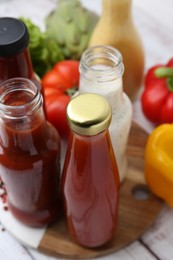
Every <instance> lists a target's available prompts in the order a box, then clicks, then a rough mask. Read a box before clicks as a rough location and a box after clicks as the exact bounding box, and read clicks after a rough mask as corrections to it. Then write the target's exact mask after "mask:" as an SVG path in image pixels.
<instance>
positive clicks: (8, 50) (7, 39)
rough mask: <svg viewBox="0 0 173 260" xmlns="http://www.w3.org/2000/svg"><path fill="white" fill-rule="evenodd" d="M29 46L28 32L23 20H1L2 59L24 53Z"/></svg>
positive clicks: (0, 42)
mask: <svg viewBox="0 0 173 260" xmlns="http://www.w3.org/2000/svg"><path fill="white" fill-rule="evenodd" d="M28 44H29V34H28V30H27V27H26V25H25V24H24V23H23V22H22V21H21V20H19V19H16V18H12V17H2V18H0V57H8V56H13V55H15V54H17V53H19V52H22V51H23V50H24V49H25V48H26V47H27V46H28Z"/></svg>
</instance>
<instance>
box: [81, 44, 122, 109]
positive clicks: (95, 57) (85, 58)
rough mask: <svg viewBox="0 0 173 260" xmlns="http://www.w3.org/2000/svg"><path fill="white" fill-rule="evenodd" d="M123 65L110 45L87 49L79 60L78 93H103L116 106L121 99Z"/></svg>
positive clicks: (119, 55)
mask: <svg viewBox="0 0 173 260" xmlns="http://www.w3.org/2000/svg"><path fill="white" fill-rule="evenodd" d="M123 72H124V66H123V63H122V56H121V54H120V52H119V51H118V50H116V49H115V48H112V47H110V46H94V47H91V48H89V49H87V50H86V51H85V52H84V53H83V55H82V58H81V62H80V87H79V91H80V93H87V92H89V93H97V94H100V95H103V96H105V97H106V98H107V100H108V101H109V102H110V104H112V106H113V109H114V110H115V107H118V106H119V105H120V103H121V100H122V92H123V88H122V75H123Z"/></svg>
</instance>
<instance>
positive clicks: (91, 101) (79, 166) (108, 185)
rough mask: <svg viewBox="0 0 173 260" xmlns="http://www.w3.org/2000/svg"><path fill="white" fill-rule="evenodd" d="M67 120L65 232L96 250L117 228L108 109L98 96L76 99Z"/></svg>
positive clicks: (115, 170) (116, 175) (115, 176)
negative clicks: (69, 130)
mask: <svg viewBox="0 0 173 260" xmlns="http://www.w3.org/2000/svg"><path fill="white" fill-rule="evenodd" d="M67 119H68V122H69V126H70V128H71V134H70V137H69V142H68V147H67V152H66V158H65V163H64V168H63V173H62V193H63V199H64V206H65V213H66V219H67V224H68V230H69V233H70V235H71V237H72V238H73V240H74V241H76V242H77V243H78V244H80V245H82V246H86V247H97V246H101V245H103V244H105V243H107V242H108V241H109V240H111V238H112V237H113V236H114V235H115V231H116V227H117V212H118V197H119V173H118V168H117V164H116V159H115V155H114V152H113V149H112V144H111V140H110V136H109V131H108V127H109V124H110V122H111V106H110V104H109V103H108V102H107V100H106V99H105V98H104V97H102V96H100V95H97V94H82V95H78V96H76V97H74V98H73V99H72V100H71V101H70V103H69V104H68V107H67Z"/></svg>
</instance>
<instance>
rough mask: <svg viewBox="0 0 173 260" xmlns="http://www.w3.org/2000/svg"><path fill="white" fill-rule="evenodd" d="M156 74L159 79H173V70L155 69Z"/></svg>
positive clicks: (165, 68)
mask: <svg viewBox="0 0 173 260" xmlns="http://www.w3.org/2000/svg"><path fill="white" fill-rule="evenodd" d="M154 74H155V76H156V77H157V78H168V77H171V78H172V77H173V68H168V67H160V68H158V69H155V71H154Z"/></svg>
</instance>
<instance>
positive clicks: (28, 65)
mask: <svg viewBox="0 0 173 260" xmlns="http://www.w3.org/2000/svg"><path fill="white" fill-rule="evenodd" d="M33 74H34V73H33V67H32V62H31V57H30V53H29V50H28V48H26V49H25V50H24V51H22V52H20V53H18V54H16V55H13V56H10V57H0V81H3V80H7V79H10V78H16V77H23V78H28V79H32V78H33Z"/></svg>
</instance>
